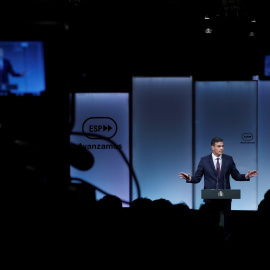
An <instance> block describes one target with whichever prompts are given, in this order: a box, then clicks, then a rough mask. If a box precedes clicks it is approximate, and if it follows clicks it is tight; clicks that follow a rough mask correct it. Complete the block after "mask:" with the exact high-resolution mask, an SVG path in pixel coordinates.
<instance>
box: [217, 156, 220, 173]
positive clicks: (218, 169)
mask: <svg viewBox="0 0 270 270" xmlns="http://www.w3.org/2000/svg"><path fill="white" fill-rule="evenodd" d="M217 171H218V178H219V176H220V164H219V158H217Z"/></svg>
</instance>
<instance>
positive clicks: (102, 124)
mask: <svg viewBox="0 0 270 270" xmlns="http://www.w3.org/2000/svg"><path fill="white" fill-rule="evenodd" d="M82 132H83V134H84V135H85V136H86V137H87V138H89V139H100V138H99V137H97V136H95V134H96V135H100V136H102V137H105V138H107V139H110V138H112V137H113V136H114V135H115V134H116V132H117V124H116V122H115V121H114V120H113V119H112V118H111V117H89V118H87V119H86V120H85V121H84V122H83V125H82Z"/></svg>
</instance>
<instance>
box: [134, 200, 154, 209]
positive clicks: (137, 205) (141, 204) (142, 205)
mask: <svg viewBox="0 0 270 270" xmlns="http://www.w3.org/2000/svg"><path fill="white" fill-rule="evenodd" d="M151 205H152V200H151V199H149V198H146V197H140V198H137V199H135V200H133V201H132V202H131V203H130V207H131V208H134V209H149V208H150V207H151Z"/></svg>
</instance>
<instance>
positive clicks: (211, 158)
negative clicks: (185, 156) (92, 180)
mask: <svg viewBox="0 0 270 270" xmlns="http://www.w3.org/2000/svg"><path fill="white" fill-rule="evenodd" d="M211 148H212V150H213V152H212V154H210V155H207V156H204V157H202V158H201V160H200V162H199V165H198V167H197V170H196V172H195V174H194V176H191V175H190V174H189V173H188V174H187V173H183V172H180V173H179V177H180V178H182V179H185V180H186V181H187V183H199V182H200V181H201V179H202V177H203V176H204V189H230V188H231V185H230V176H232V178H233V179H234V180H236V181H249V180H250V178H252V177H254V176H257V175H258V171H257V170H253V171H248V172H247V173H246V174H241V173H239V171H238V170H237V168H236V165H235V163H234V160H233V158H232V157H231V156H229V155H225V154H223V151H224V144H223V140H222V139H221V138H219V137H215V138H213V139H212V140H211ZM204 202H205V203H214V204H215V205H216V206H217V207H218V209H219V210H220V211H222V212H224V230H225V234H226V235H227V237H230V234H231V222H230V220H231V218H230V212H231V200H208V199H207V200H206V199H205V200H204Z"/></svg>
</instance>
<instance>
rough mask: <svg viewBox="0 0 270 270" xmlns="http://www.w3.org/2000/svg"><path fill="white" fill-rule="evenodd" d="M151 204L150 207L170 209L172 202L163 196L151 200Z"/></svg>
mask: <svg viewBox="0 0 270 270" xmlns="http://www.w3.org/2000/svg"><path fill="white" fill-rule="evenodd" d="M151 206H152V209H172V208H173V204H172V202H171V201H169V200H167V199H164V198H160V199H155V200H153V201H152V205H151Z"/></svg>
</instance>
